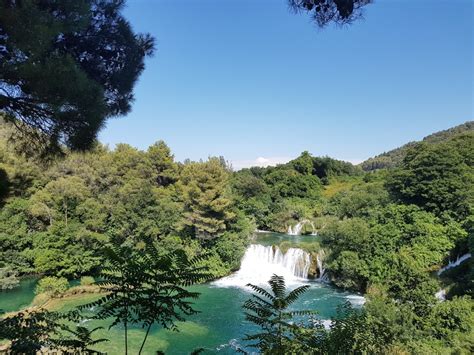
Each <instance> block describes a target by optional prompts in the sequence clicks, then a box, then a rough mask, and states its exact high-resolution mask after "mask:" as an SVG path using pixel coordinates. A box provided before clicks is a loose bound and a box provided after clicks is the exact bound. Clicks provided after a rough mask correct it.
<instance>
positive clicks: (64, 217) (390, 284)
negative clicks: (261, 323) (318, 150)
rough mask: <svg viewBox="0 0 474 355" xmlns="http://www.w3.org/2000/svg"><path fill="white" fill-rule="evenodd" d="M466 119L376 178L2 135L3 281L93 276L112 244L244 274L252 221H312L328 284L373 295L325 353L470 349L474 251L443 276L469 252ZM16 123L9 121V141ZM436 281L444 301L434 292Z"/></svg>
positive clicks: (473, 171)
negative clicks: (53, 152) (45, 151)
mask: <svg viewBox="0 0 474 355" xmlns="http://www.w3.org/2000/svg"><path fill="white" fill-rule="evenodd" d="M463 127H465V129H464V130H462V131H461V132H458V130H455V131H454V133H453V134H447V135H445V137H444V138H443V139H440V140H437V141H436V142H430V141H422V142H419V143H416V144H412V146H411V147H410V148H409V149H407V151H406V154H405V156H404V158H403V160H402V161H401V162H400V163H398V164H396V166H395V167H393V168H385V169H377V170H375V171H368V172H366V171H364V170H363V169H362V167H361V166H354V165H352V164H350V163H347V162H342V161H338V160H335V159H332V158H329V157H314V156H312V155H311V154H309V153H308V152H303V153H302V154H301V155H300V156H299V157H298V158H296V159H294V160H292V161H290V162H289V163H287V164H283V165H278V166H277V167H268V168H250V169H243V170H239V171H233V170H232V167H231V166H230V165H229V164H228V163H227V162H226V161H225V159H224V158H222V157H211V158H209V159H208V160H206V161H200V162H192V161H185V162H184V163H179V162H176V161H174V158H173V154H172V152H171V151H170V149H169V148H168V147H167V145H166V144H165V143H164V142H162V141H158V142H157V143H155V144H154V145H152V146H150V147H149V148H148V150H146V151H140V150H137V149H135V148H133V147H131V146H129V145H125V144H123V145H118V146H117V147H116V148H115V149H114V150H110V149H109V148H107V147H105V146H103V145H100V144H96V145H95V146H94V148H93V149H92V150H91V151H89V152H86V153H77V152H76V153H74V152H70V153H67V154H66V156H65V157H64V158H60V159H58V160H56V161H53V162H48V163H47V164H46V163H42V162H38V161H35V160H32V159H27V158H25V157H22V156H20V155H18V154H16V153H15V149H14V145H12V144H10V143H9V142H8V141H7V140H6V139H5V138H4V139H2V143H1V159H0V164H1V165H0V169H1V170H0V171H1V172H2V209H1V211H0V240H1V245H2V248H1V259H0V260H2V265H1V275H2V279H1V280H0V283H1V287H2V288H11V287H14V286H15V284H17V283H18V279H19V278H21V277H22V276H23V275H29V274H37V275H41V276H42V277H45V279H46V280H49V281H50V283H54V282H56V283H57V282H58V281H56V280H61V278H67V279H78V278H80V277H83V278H84V277H88V276H89V277H97V276H98V275H99V272H100V270H101V266H102V265H104V263H106V262H107V261H106V260H107V259H106V256H104V254H103V252H102V250H103V249H104V247H105V246H107V245H110V243H112V244H114V245H121V246H126V247H127V248H131V250H137V251H140V250H145V249H146V246H147V245H148V244H149V243H150V242H152V244H153V245H154V247H156V248H157V250H159V251H160V253H166V252H174V251H178V250H179V251H184V252H185V254H186V256H187V257H188V258H195V257H198V256H203V255H205V257H204V258H203V260H202V261H201V262H200V264H199V265H200V267H205V268H206V270H207V271H208V273H209V278H210V279H215V278H218V277H221V276H225V275H228V274H229V273H230V272H232V271H235V270H237V269H238V268H239V263H240V260H241V258H242V256H243V253H244V251H245V248H246V246H247V245H248V244H249V243H250V241H251V238H252V234H253V232H254V230H255V229H263V230H272V231H280V232H285V231H286V230H287V229H288V227H289V226H291V225H294V224H295V223H297V222H298V221H301V220H309V221H312V222H313V224H314V226H315V228H316V229H317V233H318V235H320V237H321V245H319V246H318V248H323V249H324V250H325V252H326V254H327V259H326V261H327V270H328V273H329V277H330V280H331V282H332V283H333V284H334V285H336V286H337V287H340V288H343V289H349V290H357V291H359V292H362V293H364V294H366V296H367V298H368V302H367V303H366V306H365V307H364V308H363V310H362V311H360V312H358V311H354V310H346V311H345V312H346V313H345V316H344V317H342V318H341V320H340V322H342V324H339V325H337V326H336V327H334V328H333V330H332V331H331V332H330V333H329V335H328V336H327V337H328V338H327V339H326V340H325V341H326V343H325V344H324V347H328V346H336V347H337V348H332V349H333V350H331V351H329V353H334V352H336V351H338V352H342V353H346V352H350V351H354V352H356V353H359V352H360V353H364V352H369V353H371V352H376V353H382V352H386V353H454V352H457V353H466V354H467V353H469V352H470V350H472V346H473V342H474V338H473V334H472V324H473V323H472V321H473V319H472V315H473V313H472V310H473V307H474V303H473V301H472V299H471V297H472V296H473V286H474V285H473V280H474V269H473V262H472V259H470V260H468V261H466V262H464V263H462V264H461V265H460V266H459V267H456V268H453V269H450V270H448V271H446V272H445V273H443V274H441V275H440V276H439V277H438V275H437V273H436V271H437V270H439V269H440V268H441V267H442V266H443V265H445V264H446V263H447V262H448V261H449V260H455V259H456V257H458V256H460V255H464V254H466V253H472V252H473V248H474V239H473V238H474V234H473V233H474V229H473V226H474V224H473V223H474V220H473V212H472V208H473V196H474V195H473V193H474V189H473V187H474V181H473V179H474V164H473V157H474V132H473V131H472V130H471V129H469V127H472V125H469V124H466V125H464V126H463ZM9 129H11V128H10V127H9V126H8V125H7V124H3V125H2V136H3V137H6V136H7V135H8V130H9ZM363 165H364V164H362V166H363ZM306 226H307V225H306ZM311 232H312V230H309V228H308V227H304V229H303V233H311ZM130 253H132V252H130ZM47 286H48V285H46V287H47ZM52 287H53V289H54V285H53V286H52ZM441 289H443V290H445V298H446V300H445V301H443V302H439V301H437V299H436V298H435V294H436V293H437V292H438V291H439V290H441ZM302 329H303V330H301V331H302V332H303V333H302V334H299V335H298V337H307V338H308V339H306V342H304V344H305V345H304V346H308V347H309V348H308V349H313V351H315V352H317V351H320V349H321V348H320V347H322V346H323V345H321V344H319V343H318V342H315V344H313V345H311V344H312V343H311V341H310V340H311V339H312V338H314V339H313V340H315V339H317V336H316V335H315V334H314V332H315V331H316V330H315V329H312V328H308V327H304V326H302ZM338 339H339V340H338ZM340 339H344V342H341V341H340ZM290 340H291V339H290ZM295 344H299V342H298V343H295V342H294V341H289V343H288V344H287V345H284V346H290V347H292V349H293V347H294V346H295ZM308 344H309V345H308ZM328 344H332V345H328ZM311 346H313V348H311ZM318 349H319V350H318ZM287 351H289V350H287ZM292 351H298V350H297V349H296V350H292Z"/></svg>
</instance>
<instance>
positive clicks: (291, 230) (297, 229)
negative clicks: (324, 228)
mask: <svg viewBox="0 0 474 355" xmlns="http://www.w3.org/2000/svg"><path fill="white" fill-rule="evenodd" d="M305 224H309V225H310V226H311V228H312V232H311V235H316V234H317V233H316V228H315V227H314V223H313V222H311V221H309V220H307V219H305V220H303V221H300V222H298V223H297V224H295V226H293V227H292V226H291V225H290V226H288V231H287V233H288V234H289V235H301V231H302V230H303V226H304V225H305Z"/></svg>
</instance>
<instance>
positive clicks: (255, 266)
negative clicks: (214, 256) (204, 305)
mask: <svg viewBox="0 0 474 355" xmlns="http://www.w3.org/2000/svg"><path fill="white" fill-rule="evenodd" d="M310 265H311V256H310V255H309V253H307V252H306V251H304V250H302V249H299V248H289V249H288V250H287V251H286V253H283V252H282V251H281V250H280V248H278V247H277V246H265V245H259V244H252V245H250V246H249V247H248V248H247V251H246V252H245V255H244V257H243V259H242V263H241V266H240V270H239V271H237V272H236V273H234V274H232V275H230V276H228V277H224V278H222V279H220V280H217V281H215V282H214V285H216V286H222V287H226V286H240V287H243V286H245V285H247V284H248V283H252V284H259V285H263V284H266V283H267V282H268V280H269V279H270V277H271V276H272V275H273V274H277V275H279V276H283V277H284V278H285V281H286V283H287V284H294V283H300V282H302V281H305V280H306V279H307V278H308V271H309V267H310Z"/></svg>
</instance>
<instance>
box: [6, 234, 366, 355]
mask: <svg viewBox="0 0 474 355" xmlns="http://www.w3.org/2000/svg"><path fill="white" fill-rule="evenodd" d="M316 238H317V237H315V236H289V235H285V234H277V233H264V234H259V236H258V238H257V239H256V240H255V241H254V242H253V244H252V245H250V246H249V248H248V249H247V252H246V254H245V256H244V258H243V260H242V265H241V269H240V270H239V271H238V272H236V273H234V274H233V275H230V276H228V277H226V278H223V279H220V280H217V281H214V282H211V283H208V284H203V285H197V286H193V287H192V289H193V290H194V291H198V292H200V293H201V296H200V297H199V299H198V300H197V301H196V302H195V308H196V309H197V310H199V311H200V313H198V314H196V315H193V316H189V317H188V318H187V321H186V322H183V323H179V324H178V328H179V330H180V331H179V332H173V331H168V330H163V329H159V328H158V327H156V328H155V329H153V330H152V332H151V334H150V336H149V340H148V342H147V345H146V347H145V351H144V353H145V354H153V353H155V352H156V351H157V350H161V351H164V352H166V354H189V353H190V352H191V351H192V350H194V349H197V348H204V349H205V352H204V354H213V353H218V354H234V353H236V349H237V347H245V342H243V341H242V339H243V338H244V336H245V334H246V333H249V332H252V331H254V330H255V328H254V326H253V325H252V324H250V323H248V322H247V321H245V319H244V315H243V312H242V305H243V303H244V302H245V300H247V299H248V298H249V297H250V296H251V293H250V290H249V289H248V288H247V287H245V284H246V283H248V282H251V283H256V284H261V285H263V284H264V283H265V282H266V281H267V280H268V278H269V276H271V274H272V273H277V274H283V275H284V276H285V279H286V280H287V283H288V284H289V286H290V287H296V286H298V285H302V284H309V285H310V289H309V291H308V292H307V293H305V294H304V295H303V296H302V297H301V298H300V300H298V302H296V303H295V304H294V305H293V307H294V308H295V309H311V310H316V311H317V312H318V317H319V318H320V319H321V320H325V321H327V320H328V319H330V318H331V317H332V316H334V315H335V313H336V309H337V307H338V306H339V305H342V304H344V303H345V302H347V301H351V302H352V303H353V304H356V305H357V304H360V303H361V302H362V301H363V298H362V297H360V296H357V295H351V294H349V293H347V292H342V291H340V290H338V289H335V288H333V287H331V286H329V285H327V284H325V283H321V282H318V281H312V280H308V279H307V266H308V265H307V264H306V263H307V262H308V260H307V257H308V255H306V254H305V253H304V252H303V251H302V250H301V249H298V248H296V247H295V246H297V245H298V243H301V244H305V243H308V242H311V241H314V240H315V239H316ZM285 241H291V243H292V245H291V248H289V249H287V250H285V252H282V251H278V250H277V249H276V248H275V247H272V245H275V244H280V243H281V242H285ZM33 291H34V280H24V281H22V284H21V287H20V288H17V289H15V290H13V291H10V292H3V293H0V308H3V309H4V310H7V311H11V310H15V309H19V308H21V307H24V306H26V305H27V304H28V303H29V302H31V300H32V298H33V296H34V295H33ZM80 303H81V302H80V300H79V301H78V300H72V301H70V302H67V303H66V304H65V305H64V306H63V308H62V310H63V311H65V310H68V309H72V308H74V307H75V306H77V305H78V304H80ZM92 315H93V310H91V313H90V315H89V316H90V317H92ZM86 316H87V315H86ZM108 324H109V322H106V321H97V320H90V319H87V318H86V319H84V320H83V321H82V325H85V326H87V327H97V326H102V327H104V329H102V330H100V331H99V332H97V333H96V336H99V337H105V338H108V339H110V341H109V342H107V343H103V344H101V345H100V346H98V349H99V350H102V351H106V352H108V353H109V354H121V353H123V332H122V329H121V328H120V327H114V328H112V329H110V330H109V329H108ZM143 335H144V331H143V330H142V329H140V328H132V329H131V330H130V332H129V346H130V348H131V353H136V352H137V350H138V348H139V346H140V343H141V340H142V338H143ZM247 350H249V349H248V348H247Z"/></svg>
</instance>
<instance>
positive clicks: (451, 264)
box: [438, 253, 471, 275]
mask: <svg viewBox="0 0 474 355" xmlns="http://www.w3.org/2000/svg"><path fill="white" fill-rule="evenodd" d="M470 257H471V254H470V253H467V254H464V255H462V256H458V257H457V259H456V261H449V263H448V265H446V266H445V267H442V268H441V269H439V270H438V275H441V274H442V273H443V272H445V271H446V270H449V269H452V268H453V267H456V266H459V265H461V264H462V263H463V262H464V261H465V260H467V259H469V258H470Z"/></svg>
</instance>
